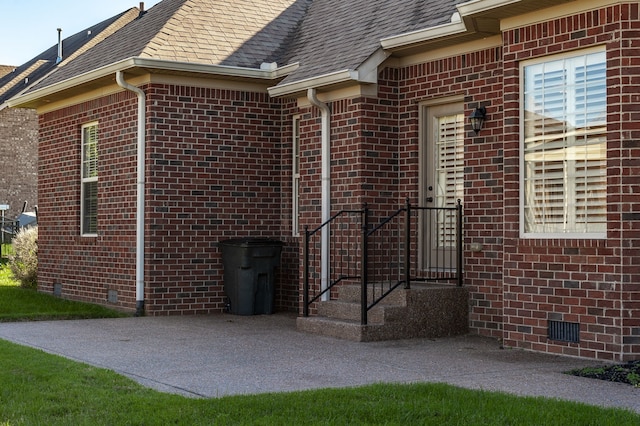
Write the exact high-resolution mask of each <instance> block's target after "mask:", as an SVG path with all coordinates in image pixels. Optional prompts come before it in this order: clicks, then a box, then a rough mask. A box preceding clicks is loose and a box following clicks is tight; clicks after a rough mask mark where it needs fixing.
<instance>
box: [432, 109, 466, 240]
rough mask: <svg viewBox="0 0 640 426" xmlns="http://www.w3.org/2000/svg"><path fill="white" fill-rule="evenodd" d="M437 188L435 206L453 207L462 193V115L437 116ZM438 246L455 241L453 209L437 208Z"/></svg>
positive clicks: (454, 214) (461, 196)
mask: <svg viewBox="0 0 640 426" xmlns="http://www.w3.org/2000/svg"><path fill="white" fill-rule="evenodd" d="M437 126H438V130H437V131H438V134H437V141H436V155H437V165H436V179H437V182H438V185H437V190H436V206H437V207H455V205H456V204H457V201H458V199H462V198H463V196H464V115H463V114H452V115H445V116H440V117H438V118H437ZM438 214H439V218H438V230H439V231H438V234H439V235H438V246H439V247H442V246H446V245H449V244H450V243H451V242H452V241H455V238H454V237H455V233H456V229H455V216H456V213H455V211H440V212H439V213H438Z"/></svg>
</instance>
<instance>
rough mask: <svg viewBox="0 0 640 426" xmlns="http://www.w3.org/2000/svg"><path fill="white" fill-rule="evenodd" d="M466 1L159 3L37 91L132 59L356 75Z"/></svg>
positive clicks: (301, 75) (297, 76) (301, 74)
mask: <svg viewBox="0 0 640 426" xmlns="http://www.w3.org/2000/svg"><path fill="white" fill-rule="evenodd" d="M462 2H463V0H399V1H383V0H349V1H344V0H163V1H162V2H160V3H158V4H157V5H156V6H154V7H152V8H151V9H149V10H148V11H146V12H145V13H144V14H142V15H141V16H140V17H139V18H138V19H136V20H134V21H132V22H130V23H129V24H128V25H127V26H125V27H124V28H122V29H121V30H120V31H118V32H116V33H115V34H113V35H112V36H110V37H108V38H107V39H105V40H104V41H103V42H101V43H99V44H98V45H96V46H95V47H93V48H92V49H90V50H89V51H87V52H86V53H84V54H82V55H80V56H79V57H78V58H76V59H75V60H74V61H72V62H70V63H69V64H68V65H67V66H65V67H63V68H60V69H59V70H56V72H54V73H52V74H51V75H50V76H48V77H47V78H46V79H44V80H43V81H42V82H41V83H40V84H39V85H38V87H35V88H34V89H37V88H42V87H45V86H48V85H51V84H54V83H58V82H61V81H64V80H67V79H70V78H72V77H75V76H78V75H81V74H84V73H87V72H89V71H92V70H95V69H98V68H100V67H103V66H107V65H109V64H112V63H115V62H118V61H120V60H124V59H127V58H130V57H142V58H152V59H160V60H167V61H180V62H190V63H203V64H212V65H229V66H238V67H249V68H259V66H260V64H261V63H262V62H277V63H278V65H280V66H282V65H287V64H291V63H294V62H299V63H300V67H299V68H298V69H297V70H296V71H295V72H293V73H292V74H291V75H289V76H288V77H287V78H286V79H285V80H284V83H289V82H294V81H298V80H302V79H306V78H310V77H314V76H318V75H324V74H328V73H331V72H333V71H341V70H345V69H356V68H357V67H358V66H359V65H360V64H361V63H362V62H363V61H365V60H366V59H367V58H368V57H369V56H370V55H371V54H373V53H374V52H375V51H376V50H377V49H379V48H380V39H381V38H384V37H388V36H391V35H396V34H401V33H407V32H410V31H414V30H418V29H425V28H429V27H432V26H435V25H439V24H443V23H447V22H449V21H450V19H451V15H452V14H453V13H454V12H455V11H456V8H455V5H456V4H458V3H462Z"/></svg>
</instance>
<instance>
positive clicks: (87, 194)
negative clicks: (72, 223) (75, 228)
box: [82, 181, 98, 234]
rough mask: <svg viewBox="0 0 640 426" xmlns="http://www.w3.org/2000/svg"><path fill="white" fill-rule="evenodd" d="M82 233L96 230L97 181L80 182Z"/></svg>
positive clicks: (91, 232)
mask: <svg viewBox="0 0 640 426" xmlns="http://www.w3.org/2000/svg"><path fill="white" fill-rule="evenodd" d="M82 210H83V211H82V233H83V234H95V233H97V232H98V182H95V181H93V182H85V183H83V184H82Z"/></svg>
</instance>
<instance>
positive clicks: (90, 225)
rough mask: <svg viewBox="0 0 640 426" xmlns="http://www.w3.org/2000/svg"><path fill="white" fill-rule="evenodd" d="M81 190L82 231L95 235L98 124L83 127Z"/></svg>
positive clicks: (96, 227) (96, 222) (96, 229)
mask: <svg viewBox="0 0 640 426" xmlns="http://www.w3.org/2000/svg"><path fill="white" fill-rule="evenodd" d="M81 192H82V196H81V203H82V204H81V217H80V222H81V224H80V226H81V228H82V229H81V231H82V234H83V235H93V234H96V233H97V231H98V124H89V125H86V126H83V128H82V188H81Z"/></svg>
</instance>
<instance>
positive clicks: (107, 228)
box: [38, 93, 136, 309]
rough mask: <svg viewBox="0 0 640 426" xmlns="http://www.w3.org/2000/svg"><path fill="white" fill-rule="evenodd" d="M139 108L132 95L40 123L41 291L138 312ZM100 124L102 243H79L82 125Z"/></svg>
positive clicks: (44, 118) (66, 111) (68, 111)
mask: <svg viewBox="0 0 640 426" xmlns="http://www.w3.org/2000/svg"><path fill="white" fill-rule="evenodd" d="M135 111H136V110H135V106H133V105H132V102H131V100H130V97H129V96H128V95H126V94H125V93H119V94H116V95H111V96H108V97H104V98H101V99H97V100H95V101H91V102H86V103H83V104H81V105H77V106H73V107H68V108H64V109H61V110H59V111H55V112H51V113H47V114H43V115H41V116H40V149H39V170H38V173H39V182H38V189H39V193H40V200H41V206H40V209H39V223H40V227H39V235H38V250H39V268H38V269H39V272H38V273H39V275H38V286H39V288H40V290H43V291H47V292H51V291H52V290H53V286H54V284H56V283H57V284H61V285H62V294H63V296H64V297H68V298H72V299H78V300H85V301H90V302H95V303H102V304H106V301H107V292H108V290H116V291H118V301H119V306H120V307H122V308H127V309H133V307H135V213H134V211H135V210H134V209H135V182H136V179H135V177H136V176H135V170H136V165H135V152H136V145H135V131H136V128H135V124H134V121H133V120H135V115H136V113H135ZM95 120H99V139H100V142H99V148H98V150H99V151H98V152H99V158H100V163H99V171H98V174H99V188H100V189H99V191H100V195H99V210H98V223H99V235H98V237H82V236H80V152H81V150H80V148H81V126H82V125H83V124H85V123H89V122H92V121H95Z"/></svg>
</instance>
